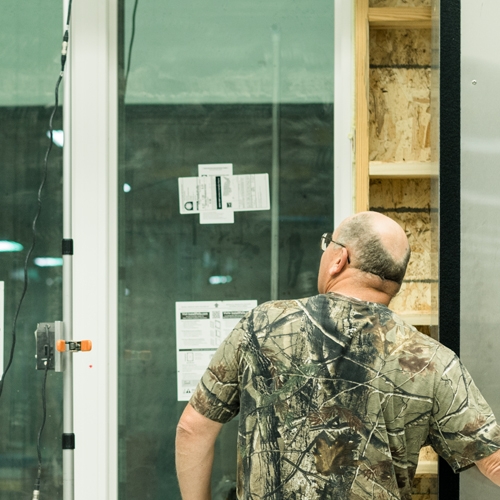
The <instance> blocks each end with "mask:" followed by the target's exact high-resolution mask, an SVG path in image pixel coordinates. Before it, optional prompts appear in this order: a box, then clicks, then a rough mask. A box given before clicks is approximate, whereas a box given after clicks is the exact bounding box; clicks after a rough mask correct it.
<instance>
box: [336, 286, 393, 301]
mask: <svg viewBox="0 0 500 500" xmlns="http://www.w3.org/2000/svg"><path fill="white" fill-rule="evenodd" d="M327 292H333V293H338V294H340V295H345V296H347V297H353V298H355V299H359V300H363V301H365V302H375V303H377V304H383V305H385V306H388V305H389V303H390V302H391V299H392V296H391V295H389V294H387V293H386V292H383V291H382V290H377V289H376V288H372V287H369V286H357V285H356V284H353V283H347V282H345V281H341V282H338V283H334V284H332V286H331V287H329V288H328V289H327Z"/></svg>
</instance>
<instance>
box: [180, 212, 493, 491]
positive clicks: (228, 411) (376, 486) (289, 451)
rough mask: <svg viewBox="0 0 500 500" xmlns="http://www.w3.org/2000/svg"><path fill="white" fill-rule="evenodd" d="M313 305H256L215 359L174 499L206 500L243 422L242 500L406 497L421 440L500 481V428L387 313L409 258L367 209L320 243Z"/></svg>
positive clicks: (183, 442) (183, 445)
mask: <svg viewBox="0 0 500 500" xmlns="http://www.w3.org/2000/svg"><path fill="white" fill-rule="evenodd" d="M322 248H323V250H324V253H323V255H322V258H321V263H320V268H319V274H318V290H319V293H320V295H317V296H315V297H310V298H307V299H301V300H290V301H272V302H267V303H265V304H262V305H260V306H259V307H257V308H255V309H254V310H253V311H251V312H250V313H248V314H247V316H246V317H245V318H244V319H243V320H242V321H241V322H240V323H239V324H238V325H237V326H236V328H235V329H234V330H233V332H232V333H231V334H230V335H229V336H228V338H227V339H226V340H225V341H224V342H223V343H222V344H221V346H220V348H219V349H218V350H217V353H216V354H215V355H214V357H213V359H212V361H211V363H210V366H209V368H208V369H207V371H206V373H205V374H204V376H203V378H202V380H201V381H200V384H199V385H198V388H197V390H196V392H195V394H194V395H193V397H192V398H191V400H190V403H189V404H188V405H187V406H186V409H185V411H184V413H183V415H182V417H181V419H180V422H179V425H178V430H177V443H176V463H177V474H178V478H179V484H180V488H181V493H182V498H183V499H184V500H209V499H210V498H211V496H210V474H211V469H212V462H213V454H214V442H215V439H216V437H217V434H218V433H219V431H220V428H221V426H222V425H223V423H225V422H227V421H229V420H230V419H231V418H233V417H234V416H236V415H237V414H238V413H239V414H240V420H239V429H238V443H237V450H238V477H237V495H238V498H239V499H240V500H241V499H273V500H278V499H283V500H288V499H290V500H292V499H293V500H298V499H318V500H319V499H321V500H327V499H328V500H334V499H335V500H342V499H350V500H357V499H372V498H373V499H375V498H381V499H386V498H387V499H404V500H411V483H412V480H413V476H414V474H415V470H416V466H417V461H418V455H419V450H420V448H421V447H422V446H423V445H424V444H431V445H432V446H433V448H434V449H435V450H436V451H437V452H438V453H439V454H440V455H441V456H442V457H443V458H445V459H446V460H447V461H448V463H449V464H450V465H451V467H452V468H453V469H454V470H455V471H456V472H458V471H460V470H463V469H465V468H467V467H469V466H472V465H474V463H475V464H476V465H477V466H478V467H479V469H480V470H481V471H482V472H483V473H484V474H485V475H486V476H487V477H489V478H490V479H491V480H492V481H494V482H495V483H496V484H497V485H500V427H498V426H497V424H496V420H495V417H494V415H493V414H492V412H491V409H490V408H489V406H488V405H487V403H486V401H485V400H484V399H483V397H482V396H481V394H480V393H479V391H478V390H477V388H476V387H475V385H474V383H473V382H472V380H471V378H470V375H469V374H468V372H467V371H466V369H465V368H464V366H463V365H462V364H461V362H460V360H459V359H458V358H457V357H456V356H455V354H454V353H452V352H451V351H450V350H449V349H447V348H445V347H444V346H442V345H441V344H440V343H439V342H437V341H435V340H433V339H431V338H430V337H428V336H426V335H423V334H421V333H419V332H417V331H416V330H415V329H414V328H413V327H412V326H410V325H408V324H406V323H404V321H403V320H402V319H401V318H399V317H398V316H397V315H396V314H394V313H392V312H391V311H390V310H389V309H388V307H387V306H388V305H389V302H390V301H391V299H392V297H393V296H394V295H395V294H397V293H398V291H399V289H400V286H401V282H402V280H403V276H404V274H405V271H406V266H407V263H408V260H409V257H410V249H409V244H408V240H407V237H406V235H405V233H404V231H403V230H402V229H401V227H400V226H399V225H398V224H397V223H396V222H394V221H393V220H391V219H389V218H388V217H385V216H384V215H381V214H378V213H375V212H363V213H360V214H357V215H355V216H353V217H350V218H348V219H346V220H345V221H344V222H343V223H342V224H341V225H340V226H339V227H338V228H337V230H336V231H335V232H334V233H333V235H331V234H329V233H326V234H325V235H323V237H322Z"/></svg>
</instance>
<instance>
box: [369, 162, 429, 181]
mask: <svg viewBox="0 0 500 500" xmlns="http://www.w3.org/2000/svg"><path fill="white" fill-rule="evenodd" d="M369 170H370V178H372V179H407V178H431V177H437V176H438V166H437V164H436V163H434V162H430V161H395V162H384V161H371V162H370V168H369Z"/></svg>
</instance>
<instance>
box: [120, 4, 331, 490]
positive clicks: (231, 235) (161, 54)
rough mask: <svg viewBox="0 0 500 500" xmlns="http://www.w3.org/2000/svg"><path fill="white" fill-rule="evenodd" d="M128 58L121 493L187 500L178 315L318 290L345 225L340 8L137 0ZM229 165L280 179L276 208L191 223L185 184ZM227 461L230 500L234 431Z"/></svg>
mask: <svg viewBox="0 0 500 500" xmlns="http://www.w3.org/2000/svg"><path fill="white" fill-rule="evenodd" d="M134 12H135V16H134ZM120 45H121V47H122V54H121V60H122V70H123V75H122V76H123V78H122V100H121V115H120V164H119V172H120V186H122V187H123V190H122V188H120V220H119V227H120V242H119V244H120V247H119V248H120V303H119V307H120V310H119V311H120V312H119V418H120V434H119V439H120V441H119V446H120V455H119V457H120V463H119V470H120V488H119V492H120V493H119V496H120V499H121V500H125V499H126V500H132V499H135V498H151V499H160V498H161V499H163V498H169V499H177V498H180V494H179V492H178V489H177V481H176V477H175V466H174V439H175V427H176V424H177V421H178V419H179V416H180V414H181V413H182V411H183V409H184V407H185V404H186V403H185V402H179V401H178V398H177V370H178V368H177V361H176V321H175V319H176V318H175V305H176V302H180V301H222V300H246V299H254V300H256V301H257V302H258V303H262V302H264V301H267V300H270V299H271V298H289V297H301V296H307V295H311V294H314V293H316V276H317V268H318V264H319V254H320V250H319V238H320V236H321V234H322V233H323V232H325V231H328V230H331V228H332V227H333V2H331V1H330V0H328V1H324V0H321V1H318V2H314V5H309V4H301V3H298V2H292V1H290V0H282V1H278V2H263V1H247V0H238V1H236V2H223V3H216V4H211V5H210V6H208V5H207V4H206V3H204V2H195V1H192V0H189V1H186V2H182V3H180V2H157V3H154V4H151V3H149V4H141V3H135V2H132V1H128V2H123V3H122V30H121V44H120ZM129 62H130V64H129ZM128 68H130V69H129V70H128ZM220 163H230V164H232V168H233V174H234V175H235V176H236V175H244V174H247V175H248V174H250V175H253V174H268V176H269V196H270V207H271V208H270V209H269V210H259V211H235V212H234V222H232V223H224V224H220V223H218V224H215V223H214V224H202V223H200V215H199V214H181V213H180V208H179V178H185V177H198V165H200V164H220ZM216 453H217V458H216V464H215V469H214V474H213V483H212V484H213V490H214V491H213V495H214V496H213V498H214V500H222V499H226V498H230V496H229V497H228V495H230V491H231V489H232V487H233V486H234V483H235V470H236V425H235V422H233V423H231V424H229V425H227V426H225V427H224V430H223V432H222V434H221V436H220V438H219V441H218V444H217V451H216Z"/></svg>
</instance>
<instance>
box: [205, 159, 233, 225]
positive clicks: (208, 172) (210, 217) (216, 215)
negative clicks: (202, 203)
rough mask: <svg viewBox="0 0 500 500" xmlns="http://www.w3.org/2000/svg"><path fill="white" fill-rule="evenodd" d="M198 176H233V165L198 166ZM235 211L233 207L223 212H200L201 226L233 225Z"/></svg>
mask: <svg viewBox="0 0 500 500" xmlns="http://www.w3.org/2000/svg"><path fill="white" fill-rule="evenodd" d="M198 175H199V176H200V177H206V176H223V177H227V176H230V175H233V164H232V163H207V164H202V165H198ZM233 223H234V210H233V209H232V208H231V207H226V208H225V209H224V207H223V209H222V210H210V211H206V212H200V224H233Z"/></svg>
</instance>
